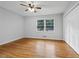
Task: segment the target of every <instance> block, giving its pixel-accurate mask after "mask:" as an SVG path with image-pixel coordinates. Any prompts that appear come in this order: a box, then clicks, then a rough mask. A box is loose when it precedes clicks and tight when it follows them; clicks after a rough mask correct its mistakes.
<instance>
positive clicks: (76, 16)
mask: <svg viewBox="0 0 79 59" xmlns="http://www.w3.org/2000/svg"><path fill="white" fill-rule="evenodd" d="M63 18H64V20H63V24H64V26H63V30H64V39H65V41H66V42H67V43H68V44H69V45H70V46H71V47H72V48H73V49H74V50H75V51H76V52H77V53H78V54H79V4H78V5H77V7H76V8H75V9H73V10H72V11H71V12H70V13H69V14H67V15H66V16H64V17H63Z"/></svg>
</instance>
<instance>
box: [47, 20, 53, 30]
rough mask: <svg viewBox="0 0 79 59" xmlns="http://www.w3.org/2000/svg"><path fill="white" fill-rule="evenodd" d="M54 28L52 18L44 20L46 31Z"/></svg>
mask: <svg viewBox="0 0 79 59" xmlns="http://www.w3.org/2000/svg"><path fill="white" fill-rule="evenodd" d="M48 30H54V21H53V20H46V31H48Z"/></svg>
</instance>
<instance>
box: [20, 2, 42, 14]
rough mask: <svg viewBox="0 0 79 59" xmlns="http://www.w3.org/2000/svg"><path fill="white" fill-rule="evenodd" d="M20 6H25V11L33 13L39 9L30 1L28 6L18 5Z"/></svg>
mask: <svg viewBox="0 0 79 59" xmlns="http://www.w3.org/2000/svg"><path fill="white" fill-rule="evenodd" d="M20 5H21V6H25V7H26V8H27V9H26V10H25V11H28V10H30V11H31V12H34V13H36V12H37V9H39V10H40V9H41V7H39V6H37V5H35V4H34V2H33V1H31V3H29V4H20Z"/></svg>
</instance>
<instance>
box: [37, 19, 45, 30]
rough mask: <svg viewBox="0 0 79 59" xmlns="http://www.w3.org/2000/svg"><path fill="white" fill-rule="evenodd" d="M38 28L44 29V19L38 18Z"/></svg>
mask: <svg viewBox="0 0 79 59" xmlns="http://www.w3.org/2000/svg"><path fill="white" fill-rule="evenodd" d="M37 29H38V31H43V30H44V20H38V21H37Z"/></svg>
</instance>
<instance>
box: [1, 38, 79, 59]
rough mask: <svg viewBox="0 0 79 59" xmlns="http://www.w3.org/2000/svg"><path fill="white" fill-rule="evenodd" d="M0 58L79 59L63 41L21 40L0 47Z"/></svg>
mask: <svg viewBox="0 0 79 59" xmlns="http://www.w3.org/2000/svg"><path fill="white" fill-rule="evenodd" d="M0 58H79V55H78V54H77V53H76V52H75V51H74V50H73V49H72V48H71V47H70V46H68V45H67V43H65V42H64V41H56V40H44V39H43V40H42V39H33V38H23V39H20V40H17V41H14V42H11V43H7V44H4V45H0Z"/></svg>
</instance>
